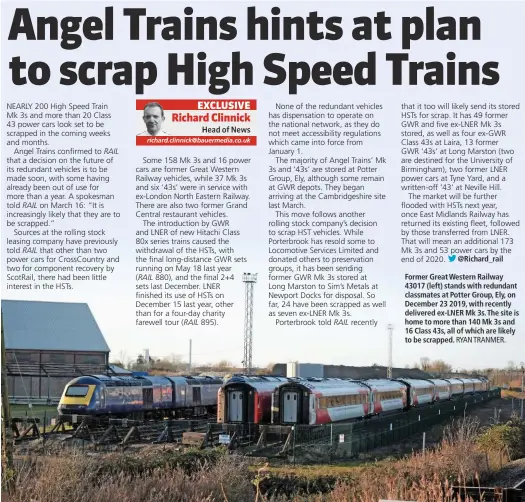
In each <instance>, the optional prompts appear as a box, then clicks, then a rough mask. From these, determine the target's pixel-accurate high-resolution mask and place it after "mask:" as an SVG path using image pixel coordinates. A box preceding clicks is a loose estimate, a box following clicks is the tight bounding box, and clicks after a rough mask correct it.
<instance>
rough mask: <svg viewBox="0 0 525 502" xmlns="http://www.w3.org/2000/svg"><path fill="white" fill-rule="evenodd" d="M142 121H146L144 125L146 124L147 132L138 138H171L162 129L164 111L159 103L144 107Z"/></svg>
mask: <svg viewBox="0 0 525 502" xmlns="http://www.w3.org/2000/svg"><path fill="white" fill-rule="evenodd" d="M142 120H144V124H146V130H145V131H144V132H141V133H140V134H137V136H169V134H168V133H167V132H166V131H164V130H163V129H162V124H163V123H164V110H163V108H162V106H160V104H159V103H155V102H151V103H148V104H147V105H146V106H145V107H144V113H143V116H142Z"/></svg>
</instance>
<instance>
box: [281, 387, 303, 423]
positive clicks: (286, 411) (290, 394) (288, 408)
mask: <svg viewBox="0 0 525 502" xmlns="http://www.w3.org/2000/svg"><path fill="white" fill-rule="evenodd" d="M298 409H299V392H297V391H295V390H288V391H285V392H283V420H282V421H283V422H284V423H287V424H295V423H297V411H298Z"/></svg>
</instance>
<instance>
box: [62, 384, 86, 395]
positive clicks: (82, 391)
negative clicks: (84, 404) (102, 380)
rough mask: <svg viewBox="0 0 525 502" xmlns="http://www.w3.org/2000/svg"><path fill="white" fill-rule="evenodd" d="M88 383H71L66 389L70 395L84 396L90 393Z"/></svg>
mask: <svg viewBox="0 0 525 502" xmlns="http://www.w3.org/2000/svg"><path fill="white" fill-rule="evenodd" d="M88 389H89V387H88V386H87V385H70V386H69V387H68V388H67V390H66V396H68V397H84V396H85V395H86V394H87V393H88Z"/></svg>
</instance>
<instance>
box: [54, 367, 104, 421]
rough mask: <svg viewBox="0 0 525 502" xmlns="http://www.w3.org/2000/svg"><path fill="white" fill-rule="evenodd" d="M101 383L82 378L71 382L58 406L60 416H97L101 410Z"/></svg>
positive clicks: (86, 377) (95, 379) (90, 378)
mask: <svg viewBox="0 0 525 502" xmlns="http://www.w3.org/2000/svg"><path fill="white" fill-rule="evenodd" d="M100 384H101V382H100V380H98V379H97V378H94V377H91V376H82V377H79V378H75V379H74V380H72V381H71V382H69V383H68V384H67V385H66V387H65V389H64V392H63V393H62V397H61V398H60V402H59V404H58V413H59V415H96V414H97V411H99V410H100V409H101V394H102V393H101V385H100Z"/></svg>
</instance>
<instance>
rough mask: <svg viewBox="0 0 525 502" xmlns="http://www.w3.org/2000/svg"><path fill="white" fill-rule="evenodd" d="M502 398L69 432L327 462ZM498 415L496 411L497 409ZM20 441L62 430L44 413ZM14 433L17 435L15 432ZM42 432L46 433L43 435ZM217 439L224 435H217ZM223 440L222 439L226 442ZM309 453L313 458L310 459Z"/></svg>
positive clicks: (96, 441)
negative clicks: (388, 411) (296, 420)
mask: <svg viewBox="0 0 525 502" xmlns="http://www.w3.org/2000/svg"><path fill="white" fill-rule="evenodd" d="M499 397H500V392H499V390H493V391H489V392H486V393H484V394H478V395H472V396H465V397H463V398H461V399H457V400H452V401H445V402H441V403H436V404H434V405H430V406H424V407H421V408H415V409H412V410H409V411H407V412H404V413H399V412H398V413H395V414H393V415H391V416H383V417H380V418H374V419H369V420H361V421H359V422H350V423H336V424H328V425H315V426H310V425H296V426H274V425H259V424H219V423H216V422H211V423H210V422H209V421H207V420H165V421H160V422H139V421H137V422H135V421H132V420H126V419H110V420H108V419H105V420H99V419H94V418H92V417H82V416H75V417H69V418H70V420H71V419H72V418H74V419H75V420H74V421H75V422H76V430H75V431H72V430H71V429H69V431H67V432H68V433H69V434H71V435H72V436H73V439H78V440H82V445H84V444H85V443H84V442H85V441H87V442H88V443H89V444H93V445H96V446H97V447H104V446H108V447H109V446H110V445H113V446H117V445H119V446H127V445H128V444H131V443H134V442H135V443H136V442H139V443H163V442H183V435H184V433H185V432H187V433H189V432H191V433H196V434H194V438H195V439H197V435H198V434H201V435H202V438H203V442H202V444H203V445H205V446H215V445H217V444H219V443H220V442H223V443H226V444H228V447H229V448H230V449H239V450H240V451H241V452H242V453H244V454H248V455H257V456H259V455H261V456H267V457H284V458H290V457H291V458H292V460H293V461H295V457H296V454H300V455H301V458H302V461H305V456H306V457H307V458H306V461H310V460H311V461H317V462H321V461H322V462H323V463H324V462H327V461H331V460H332V459H335V458H338V457H343V458H352V457H355V456H357V455H359V454H360V453H366V452H368V451H370V450H373V449H375V448H378V447H384V446H389V445H391V444H393V443H397V442H400V441H402V440H403V439H405V438H408V437H410V436H412V435H414V434H416V433H423V432H427V431H428V430H429V429H430V428H431V427H433V426H434V425H436V424H438V423H440V422H443V421H444V420H447V419H450V418H451V417H454V416H462V415H465V414H466V413H468V411H469V410H470V409H472V408H473V407H476V406H479V405H481V404H485V403H486V402H487V401H488V400H490V399H495V398H499ZM495 413H496V414H497V413H498V410H495ZM17 426H18V430H19V434H18V439H19V440H20V439H23V438H21V437H20V436H21V435H23V433H24V431H29V432H28V434H27V436H30V435H37V436H40V435H41V434H42V433H44V432H45V433H49V434H52V433H55V432H65V429H64V427H61V426H60V423H57V422H56V418H54V417H53V418H52V417H51V416H47V414H46V413H44V415H43V417H41V418H40V419H37V420H36V421H34V422H33V420H31V419H29V418H28V420H27V422H24V420H23V419H20V420H19V423H18V424H17ZM15 436H16V434H15ZM44 436H45V435H44ZM220 437H221V438H222V439H220ZM225 439H226V440H225ZM308 457H311V458H308Z"/></svg>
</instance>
